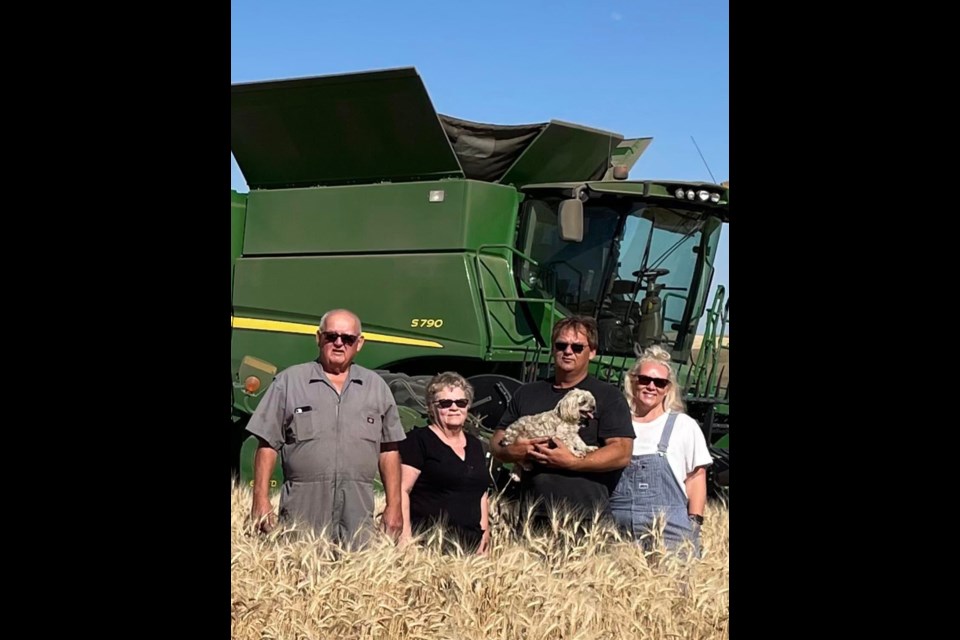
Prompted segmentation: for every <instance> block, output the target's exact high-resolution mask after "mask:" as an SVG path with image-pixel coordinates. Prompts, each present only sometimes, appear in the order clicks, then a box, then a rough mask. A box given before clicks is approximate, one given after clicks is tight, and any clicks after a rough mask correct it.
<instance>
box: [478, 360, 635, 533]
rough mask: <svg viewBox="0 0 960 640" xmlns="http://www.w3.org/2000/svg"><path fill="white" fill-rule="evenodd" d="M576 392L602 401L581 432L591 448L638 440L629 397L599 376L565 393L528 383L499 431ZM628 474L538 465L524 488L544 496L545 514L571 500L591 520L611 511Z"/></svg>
mask: <svg viewBox="0 0 960 640" xmlns="http://www.w3.org/2000/svg"><path fill="white" fill-rule="evenodd" d="M571 389H584V390H586V391H589V392H590V393H592V394H593V397H594V398H595V399H596V401H597V409H596V411H595V412H594V418H592V419H590V420H589V421H588V422H587V425H586V426H585V427H584V428H583V429H581V430H580V437H581V438H582V439H583V441H584V442H585V443H586V444H587V445H588V446H591V445H592V446H603V445H604V443H605V442H606V439H607V438H631V439H632V438H636V433H635V432H634V430H633V422H632V420H631V418H630V407H629V406H628V405H627V400H626V398H624V396H623V393H622V392H621V391H620V390H619V389H618V388H617V387H615V386H613V385H612V384H609V383H606V382H603V381H601V380H598V379H597V378H595V377H593V376H587V377H586V378H584V380H583V381H581V382H580V383H579V384H577V385H575V386H573V387H569V388H565V389H560V388H557V387H555V386H554V385H553V383H552V382H549V381H546V380H538V381H537V382H531V383H529V384H525V385H523V386H522V387H520V388H519V389H518V390H517V392H516V393H515V394H514V396H513V398H512V399H511V401H510V403H509V404H508V405H507V408H506V411H504V413H503V417H501V419H500V424H499V426H498V427H497V428H498V429H506V428H507V427H508V426H509V425H510V424H511V423H513V422H514V421H515V420H516V419H517V418H519V417H520V416H528V415H533V414H536V413H540V412H542V411H548V410H550V409H553V408H554V407H556V406H557V403H558V402H560V399H561V398H563V396H565V395H566V394H567V393H568V392H569V391H570V390H571ZM497 437H499V436H497ZM622 473H623V471H622V470H617V471H603V472H583V471H568V470H566V469H550V468H548V467H544V466H542V465H539V464H536V463H534V464H533V470H532V471H524V472H523V474H522V482H521V488H522V489H523V492H524V494H525V495H526V496H528V497H530V498H537V497H539V498H541V499H542V500H543V501H544V502H543V503H541V508H539V509H538V511H539V512H540V513H545V511H546V509H547V508H548V507H547V506H546V505H547V504H548V503H553V504H556V503H558V502H560V501H565V502H567V503H568V506H572V507H576V508H581V509H584V510H585V511H586V512H587V515H588V516H589V515H592V512H593V510H594V509H595V508H598V509H600V510H604V509H606V508H607V503H608V502H609V499H610V493H611V492H612V491H613V490H614V488H616V486H617V482H619V480H620V476H621V475H622ZM558 506H559V505H558Z"/></svg>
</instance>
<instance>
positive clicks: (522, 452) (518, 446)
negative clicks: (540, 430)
mask: <svg viewBox="0 0 960 640" xmlns="http://www.w3.org/2000/svg"><path fill="white" fill-rule="evenodd" d="M502 437H503V432H502V431H501V432H497V433H495V434H494V437H493V443H494V446H495V448H496V450H495V451H494V455H496V456H497V457H498V458H500V459H501V460H505V461H506V462H520V461H521V460H531V461H532V460H533V459H534V458H533V455H532V454H533V453H534V447H535V446H537V445H541V444H544V445H545V444H546V443H548V442H550V438H547V437H542V438H530V439H529V440H528V439H527V438H517V440H516V442H512V443H510V444H508V445H506V446H502V445H501V444H500V439H501V438H502Z"/></svg>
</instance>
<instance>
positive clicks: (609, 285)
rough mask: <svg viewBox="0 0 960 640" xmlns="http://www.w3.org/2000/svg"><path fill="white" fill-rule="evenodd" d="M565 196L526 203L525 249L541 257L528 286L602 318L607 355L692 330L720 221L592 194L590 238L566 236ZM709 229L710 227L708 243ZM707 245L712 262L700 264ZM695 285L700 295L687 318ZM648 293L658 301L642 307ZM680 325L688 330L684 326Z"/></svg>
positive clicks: (525, 268)
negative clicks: (561, 213) (561, 212)
mask: <svg viewBox="0 0 960 640" xmlns="http://www.w3.org/2000/svg"><path fill="white" fill-rule="evenodd" d="M559 202H560V201H559V199H548V198H543V199H530V200H527V201H525V203H524V214H523V218H522V225H521V239H522V246H523V251H524V253H526V254H527V255H529V256H530V257H532V258H533V259H534V260H536V261H537V263H538V266H532V265H530V264H529V263H522V265H521V267H520V273H521V277H522V279H523V282H524V283H525V284H526V285H528V286H529V287H531V289H536V290H539V291H540V292H542V293H543V294H547V295H551V296H553V297H555V298H556V300H557V304H558V308H559V309H560V311H562V312H563V313H564V314H565V315H572V314H582V315H589V316H593V317H595V318H597V320H598V324H599V325H600V334H601V352H603V353H632V352H633V347H634V342H641V343H649V342H652V341H657V342H666V343H668V344H669V343H672V342H673V341H675V340H676V339H677V338H678V334H681V333H683V334H686V333H689V332H690V331H692V330H693V327H695V326H696V320H697V319H698V318H699V316H700V315H701V314H702V313H703V306H704V300H705V296H706V294H707V286H706V285H708V284H709V281H710V277H711V276H712V255H713V253H714V252H715V245H716V241H717V239H718V238H719V231H718V230H717V232H716V233H713V231H714V230H715V228H716V227H717V225H715V224H714V223H713V221H711V222H709V223H708V222H707V220H709V218H707V217H706V216H705V214H703V213H701V212H698V211H693V210H686V209H679V208H675V207H670V208H667V207H663V206H659V205H652V204H650V203H647V202H638V201H636V200H631V199H627V198H619V197H618V198H613V197H611V198H602V199H591V200H590V201H588V202H587V203H585V204H584V207H583V214H584V215H583V241H582V242H565V241H563V240H561V239H560V231H559V226H558V214H557V210H558V207H559ZM705 229H708V230H709V231H710V233H708V238H707V239H706V241H705V239H704V230H705ZM704 251H705V253H706V255H707V256H708V260H707V262H706V264H704V265H700V267H699V269H698V266H697V260H698V257H699V255H701V252H704ZM704 276H706V280H704ZM701 283H703V285H704V286H700V284H701ZM692 289H693V290H695V293H696V299H695V300H693V303H694V304H693V305H691V308H690V309H689V314H690V315H689V317H686V318H685V317H684V314H685V312H686V311H687V308H686V307H687V303H688V298H689V295H690V292H691V290H692ZM648 296H650V297H651V298H652V299H653V301H654V302H655V301H656V300H657V299H658V300H659V304H658V305H654V304H646V305H641V302H642V301H643V300H644V299H645V298H647V297H648ZM642 306H645V307H646V311H642V309H641V307H642ZM654 306H656V309H653V307H654ZM647 311H649V313H648V314H647V315H648V316H649V317H648V318H646V319H645V320H644V322H641V320H642V319H643V318H642V315H643V314H644V313H646V312H647ZM684 321H686V324H684ZM691 324H692V327H691V326H690V325H691ZM641 325H643V326H642V327H641ZM681 326H686V327H688V329H687V330H686V331H683V332H681V331H680V329H681ZM679 337H681V339H685V338H686V336H685V335H682V336H679Z"/></svg>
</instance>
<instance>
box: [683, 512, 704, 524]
mask: <svg viewBox="0 0 960 640" xmlns="http://www.w3.org/2000/svg"><path fill="white" fill-rule="evenodd" d="M687 515H688V516H690V519H691V520H693V521H694V522H696V523H697V524H703V516H701V515H699V514H696V513H688V514H687Z"/></svg>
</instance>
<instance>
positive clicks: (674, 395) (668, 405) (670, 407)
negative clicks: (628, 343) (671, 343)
mask: <svg viewBox="0 0 960 640" xmlns="http://www.w3.org/2000/svg"><path fill="white" fill-rule="evenodd" d="M648 362H652V363H653V364H657V365H660V366H661V367H664V368H665V369H666V370H667V379H668V380H670V384H669V385H667V393H666V395H664V396H663V410H664V411H676V412H678V413H684V412H686V410H687V405H686V403H685V402H684V401H683V394H682V393H681V390H680V383H679V381H678V380H677V372H676V371H674V368H673V363H672V362H671V360H670V352H669V351H667V350H666V349H664V348H663V347H661V346H659V345H653V346H652V347H647V348H646V349H644V351H643V353H641V354H640V357H639V358H637V361H636V362H634V363H633V366H632V367H630V371H629V373H627V377H626V379H625V380H624V383H623V395H624V396H625V397H626V399H627V404H628V405H629V406H630V413H631V414H633V415H636V403H635V402H634V394H635V393H636V385H637V382H636V377H635V376H636V375H637V374H638V373H639V372H640V368H641V367H642V366H643V365H644V364H646V363H648Z"/></svg>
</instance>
